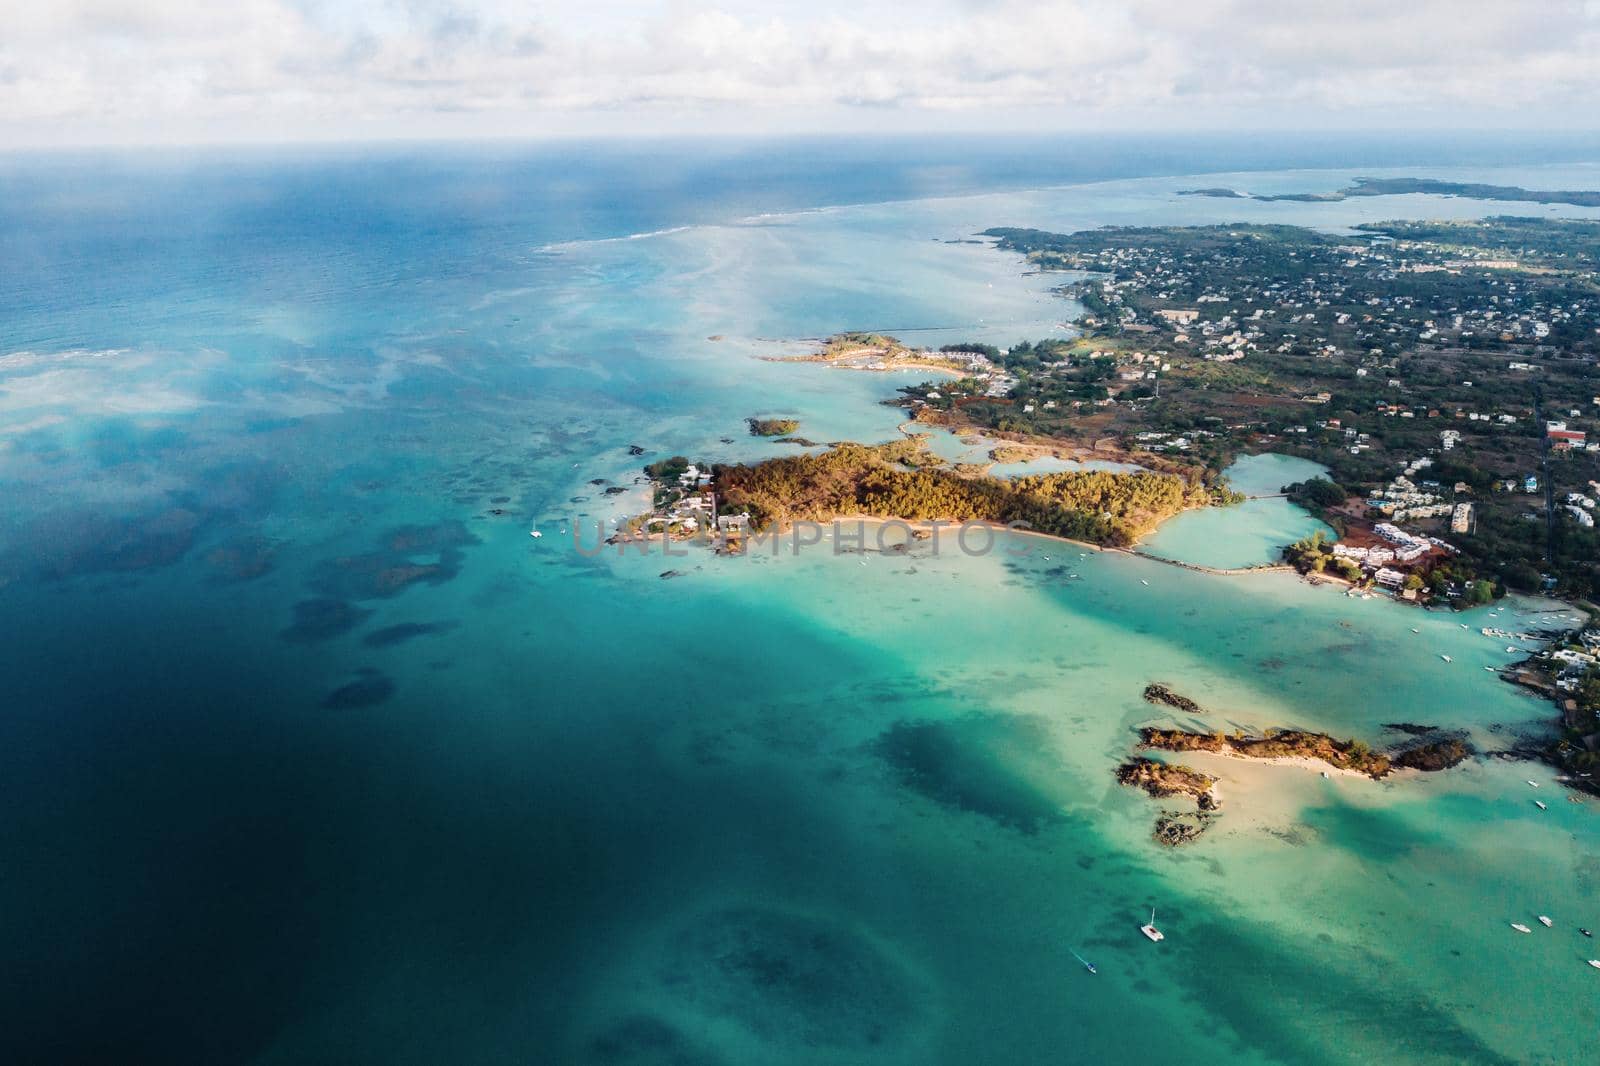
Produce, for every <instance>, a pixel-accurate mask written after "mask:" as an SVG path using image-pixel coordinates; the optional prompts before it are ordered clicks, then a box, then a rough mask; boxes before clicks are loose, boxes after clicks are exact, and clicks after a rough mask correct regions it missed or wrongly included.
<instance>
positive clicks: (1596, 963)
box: [1589, 959, 1600, 970]
mask: <svg viewBox="0 0 1600 1066" xmlns="http://www.w3.org/2000/svg"><path fill="white" fill-rule="evenodd" d="M1589 965H1590V966H1593V967H1594V968H1595V969H1597V970H1600V959H1590V960H1589Z"/></svg>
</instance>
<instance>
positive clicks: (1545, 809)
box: [1533, 800, 1550, 811]
mask: <svg viewBox="0 0 1600 1066" xmlns="http://www.w3.org/2000/svg"><path fill="white" fill-rule="evenodd" d="M1533 805H1534V806H1535V807H1537V808H1539V809H1540V810H1541V811H1548V810H1549V809H1550V808H1549V807H1546V806H1545V805H1544V804H1543V803H1540V802H1539V801H1538V800H1534V801H1533Z"/></svg>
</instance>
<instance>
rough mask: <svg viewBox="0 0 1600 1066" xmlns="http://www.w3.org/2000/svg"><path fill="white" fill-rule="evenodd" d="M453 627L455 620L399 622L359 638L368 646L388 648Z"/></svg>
mask: <svg viewBox="0 0 1600 1066" xmlns="http://www.w3.org/2000/svg"><path fill="white" fill-rule="evenodd" d="M455 627H456V623H455V622H401V623H399V624H398V625H392V626H384V627H383V628H382V629H374V630H373V631H372V632H370V633H368V634H367V635H366V636H364V637H362V638H361V643H363V644H365V645H366V646H367V647H369V648H389V647H393V646H394V645H396V644H404V643H405V642H406V641H408V640H414V639H415V638H417V637H426V636H432V635H433V634H435V633H445V632H448V631H449V630H452V629H454V628H455Z"/></svg>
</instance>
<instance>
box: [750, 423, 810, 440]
mask: <svg viewBox="0 0 1600 1066" xmlns="http://www.w3.org/2000/svg"><path fill="white" fill-rule="evenodd" d="M745 424H746V425H748V426H749V427H750V432H751V433H752V434H753V435H755V436H757V437H786V436H788V435H789V434H791V433H793V432H794V431H795V430H797V429H799V428H800V420H799V419H798V418H747V419H745Z"/></svg>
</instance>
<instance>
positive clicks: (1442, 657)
mask: <svg viewBox="0 0 1600 1066" xmlns="http://www.w3.org/2000/svg"><path fill="white" fill-rule="evenodd" d="M1439 658H1441V659H1443V660H1444V661H1445V662H1447V663H1453V662H1455V660H1454V659H1452V658H1450V656H1448V655H1441V656H1439Z"/></svg>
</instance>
